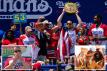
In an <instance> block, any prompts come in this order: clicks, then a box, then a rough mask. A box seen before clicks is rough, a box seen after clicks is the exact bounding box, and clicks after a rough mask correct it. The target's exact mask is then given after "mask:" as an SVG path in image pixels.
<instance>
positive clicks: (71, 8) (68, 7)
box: [64, 2, 78, 14]
mask: <svg viewBox="0 0 107 71" xmlns="http://www.w3.org/2000/svg"><path fill="white" fill-rule="evenodd" d="M64 9H65V11H66V12H67V13H71V14H73V13H76V11H77V10H78V6H77V4H76V3H73V2H67V3H66V4H65V6H64Z"/></svg>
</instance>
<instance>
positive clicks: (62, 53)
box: [57, 29, 67, 62]
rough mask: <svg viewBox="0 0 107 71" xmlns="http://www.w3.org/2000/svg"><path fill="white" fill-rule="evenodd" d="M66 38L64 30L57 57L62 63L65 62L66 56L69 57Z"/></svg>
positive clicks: (61, 34)
mask: <svg viewBox="0 0 107 71" xmlns="http://www.w3.org/2000/svg"><path fill="white" fill-rule="evenodd" d="M64 36H65V31H64V29H62V30H61V33H60V38H59V40H58V45H57V52H58V53H57V54H58V55H57V56H58V58H59V59H60V60H61V62H64V56H66V55H67V49H66V44H65V40H64Z"/></svg>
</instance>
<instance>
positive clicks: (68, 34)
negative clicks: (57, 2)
mask: <svg viewBox="0 0 107 71" xmlns="http://www.w3.org/2000/svg"><path fill="white" fill-rule="evenodd" d="M65 12H67V13H71V14H75V15H76V18H77V20H78V24H77V26H76V27H74V24H73V22H72V21H71V20H68V21H67V22H66V27H65V28H64V30H65V35H64V41H65V42H66V47H67V48H68V49H69V48H70V50H69V51H67V52H70V54H69V55H70V56H72V55H74V45H76V33H77V30H79V28H80V27H82V25H83V22H82V20H81V18H80V17H79V15H78V9H77V5H75V4H74V3H66V4H65V7H64V9H63V11H62V13H61V15H60V16H59V18H58V20H57V22H58V23H59V24H62V23H61V21H62V18H63V16H64V14H65ZM69 41H71V44H69ZM70 45H71V46H70Z"/></svg>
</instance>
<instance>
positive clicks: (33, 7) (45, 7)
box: [0, 0, 52, 19]
mask: <svg viewBox="0 0 107 71" xmlns="http://www.w3.org/2000/svg"><path fill="white" fill-rule="evenodd" d="M0 12H3V13H7V12H9V13H14V12H15V13H17V12H24V13H33V15H31V14H29V15H27V18H28V19H30V18H31V17H32V18H34V19H35V18H37V17H35V16H39V15H42V16H48V15H50V14H51V13H52V8H51V7H50V6H49V4H48V2H47V1H45V0H0ZM41 13H42V14H41Z"/></svg>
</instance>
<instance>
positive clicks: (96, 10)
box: [0, 0, 107, 31]
mask: <svg viewBox="0 0 107 71" xmlns="http://www.w3.org/2000/svg"><path fill="white" fill-rule="evenodd" d="M5 1H6V0H0V3H1V4H0V5H1V6H0V26H1V28H2V29H3V30H4V31H6V30H7V29H9V26H10V24H11V23H12V22H13V20H12V19H3V18H5V16H1V15H13V14H16V13H26V14H27V15H28V16H27V17H28V19H27V23H25V24H23V25H22V26H25V25H29V24H28V23H30V22H35V21H36V18H37V17H38V16H39V15H43V16H45V17H46V18H47V19H49V21H51V22H52V23H53V24H55V23H56V20H57V18H58V16H59V15H60V14H61V11H62V7H63V6H64V4H65V3H66V2H68V1H71V2H76V3H77V4H78V6H79V15H80V17H81V18H82V20H83V21H84V22H86V23H87V24H89V23H91V22H93V16H94V15H95V14H101V15H102V16H103V23H107V20H106V19H107V0H68V1H67V0H31V1H33V2H35V4H33V5H35V12H34V11H32V10H33V9H34V7H33V5H32V4H30V8H27V7H28V2H29V1H30V0H13V2H12V0H7V1H11V2H12V7H14V4H15V3H16V2H17V1H19V2H17V4H16V7H17V8H18V9H20V7H21V6H22V5H23V6H24V8H27V11H25V12H24V11H22V9H20V10H17V9H15V7H14V9H15V10H14V11H11V12H10V11H9V8H10V7H9V5H7V6H6V5H5V6H3V5H4V2H5ZM20 1H22V3H23V4H22V5H21V3H20ZM24 1H25V2H24ZM10 4H11V3H10ZM3 8H7V9H6V10H5V12H4V11H2V9H3ZM28 9H30V11H29V12H28ZM41 10H42V11H41ZM29 16H30V17H29ZM34 17H35V18H34ZM68 19H72V20H73V21H74V22H77V21H76V18H75V15H69V14H65V15H64V18H63V23H65V22H66V21H67V20H68Z"/></svg>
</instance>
